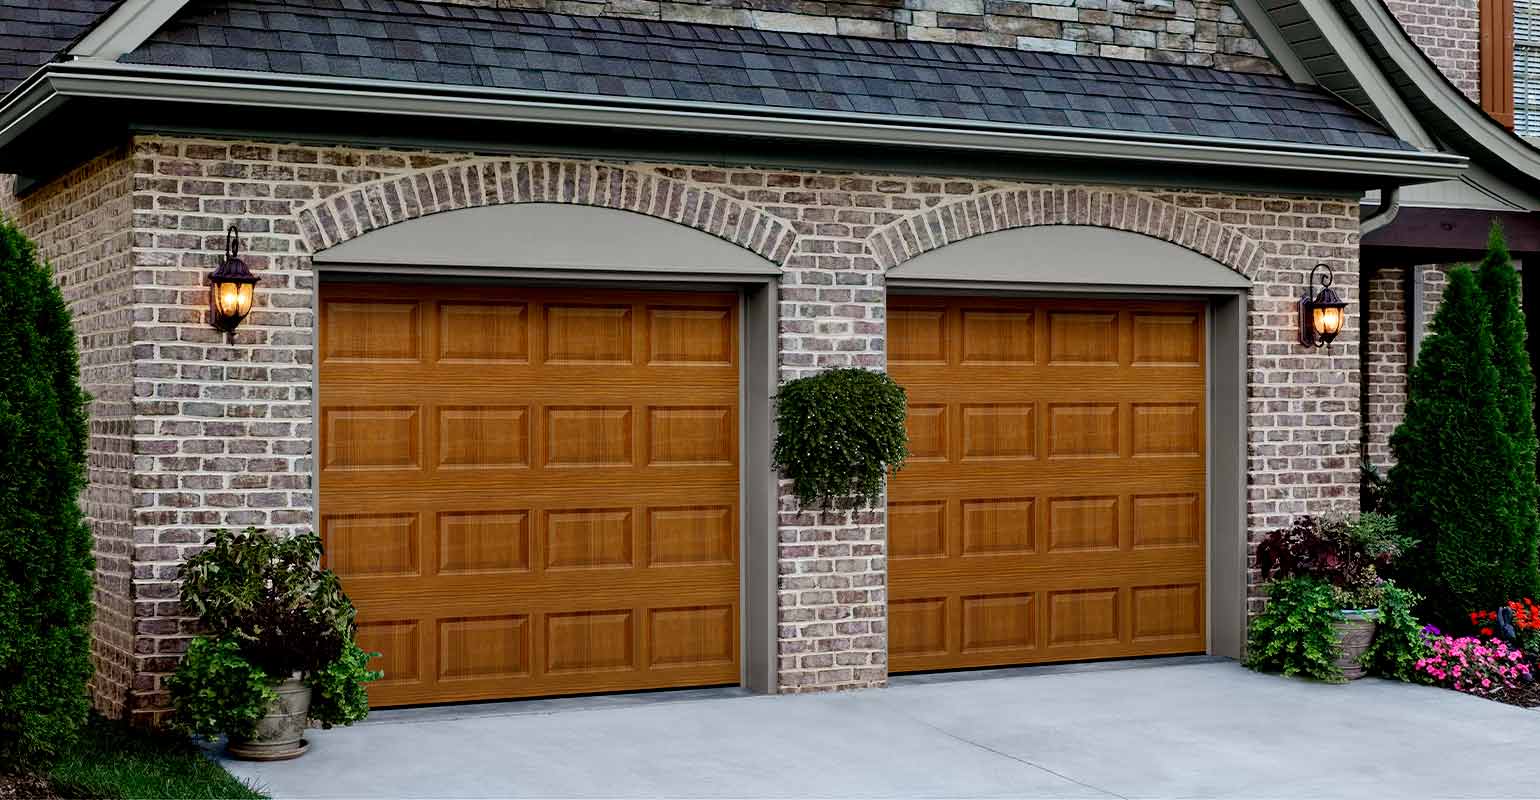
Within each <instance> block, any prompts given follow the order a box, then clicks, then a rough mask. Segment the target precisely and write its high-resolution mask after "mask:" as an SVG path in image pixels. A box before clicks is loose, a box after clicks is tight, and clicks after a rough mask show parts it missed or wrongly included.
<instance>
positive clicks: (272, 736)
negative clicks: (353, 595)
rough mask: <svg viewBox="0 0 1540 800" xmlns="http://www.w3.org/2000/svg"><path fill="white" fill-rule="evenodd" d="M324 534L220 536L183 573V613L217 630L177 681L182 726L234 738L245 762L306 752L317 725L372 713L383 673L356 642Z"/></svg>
mask: <svg viewBox="0 0 1540 800" xmlns="http://www.w3.org/2000/svg"><path fill="white" fill-rule="evenodd" d="M320 558H321V540H320V538H319V537H317V536H316V535H314V534H303V535H298V536H290V537H277V536H270V535H268V534H267V532H265V531H263V530H261V529H258V528H247V529H246V530H244V531H242V532H240V533H233V532H231V531H228V530H219V531H215V534H214V539H213V542H212V544H211V546H210V547H209V548H208V549H207V550H205V551H203V552H202V553H199V554H198V555H196V556H193V557H192V558H190V559H188V560H187V562H186V564H184V565H183V567H182V591H181V598H182V606H183V608H184V609H187V610H189V611H191V612H193V613H194V614H195V615H196V616H197V617H198V620H199V622H200V623H201V624H202V627H203V629H204V631H205V634H204V635H202V636H199V637H197V638H196V639H194V640H193V642H192V643H191V645H190V646H189V647H188V649H187V654H186V656H185V657H184V658H183V659H182V663H181V665H180V666H179V667H178V669H177V671H176V674H174V675H173V676H172V677H171V678H170V679H169V680H168V681H167V684H168V686H169V687H170V690H171V700H172V707H173V710H174V717H173V719H174V722H175V724H176V725H178V726H179V727H180V728H182V729H183V730H186V731H188V732H190V733H194V734H197V735H201V736H207V737H210V738H213V737H215V736H218V735H219V734H221V733H223V734H225V735H226V736H227V745H226V746H227V749H228V751H229V752H230V754H231V755H233V756H235V757H237V758H247V759H254V760H264V761H272V760H280V759H286V758H296V757H298V756H300V755H302V754H303V753H304V752H305V750H306V748H307V747H308V744H307V743H306V742H305V740H304V731H305V727H306V724H307V722H308V721H309V720H311V719H314V720H315V721H317V722H319V723H320V724H321V725H322V726H323V727H327V728H330V727H331V726H333V725H350V724H352V723H353V722H355V721H357V720H360V719H363V718H364V717H365V716H367V715H368V713H369V698H368V694H367V692H366V690H365V689H364V684H365V683H366V682H367V681H370V680H375V679H377V678H378V677H379V673H377V672H371V671H370V670H369V669H368V662H369V659H370V658H371V657H373V656H374V655H377V654H373V653H365V652H363V651H362V650H360V649H359V647H358V645H357V644H355V643H354V641H353V634H354V626H353V618H354V614H355V612H354V609H353V604H352V602H350V601H349V600H348V598H347V595H345V594H343V592H342V586H341V583H340V582H339V581H338V580H337V576H336V575H334V574H332V572H331V571H330V570H327V569H323V568H321V566H320Z"/></svg>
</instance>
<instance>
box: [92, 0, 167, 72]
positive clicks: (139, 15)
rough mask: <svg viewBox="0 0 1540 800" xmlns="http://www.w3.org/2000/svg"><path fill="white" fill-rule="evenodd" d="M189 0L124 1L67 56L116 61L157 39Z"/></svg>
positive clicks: (98, 23)
mask: <svg viewBox="0 0 1540 800" xmlns="http://www.w3.org/2000/svg"><path fill="white" fill-rule="evenodd" d="M188 2H189V0H124V2H123V4H122V5H119V6H118V7H117V8H115V9H113V10H112V12H111V13H109V14H108V15H107V16H106V17H105V18H103V19H101V20H99V21H98V22H97V23H96V27H94V28H92V29H91V30H89V31H87V32H86V34H85V35H84V36H82V37H81V38H80V41H78V42H76V43H75V45H74V46H73V47H71V48H70V49H69V50H68V51H66V52H67V54H68V55H69V56H71V57H73V58H96V59H102V60H104V61H116V60H118V59H119V58H120V57H122V56H123V55H124V54H125V53H131V52H133V51H134V50H136V49H138V48H139V45H142V44H144V43H145V41H146V40H147V39H149V38H150V37H151V36H153V35H155V32H156V31H158V30H160V29H161V28H162V27H163V26H165V24H166V23H167V22H169V21H170V20H171V18H172V17H174V16H176V13H177V12H178V11H181V10H182V8H183V6H186V5H187V3H188Z"/></svg>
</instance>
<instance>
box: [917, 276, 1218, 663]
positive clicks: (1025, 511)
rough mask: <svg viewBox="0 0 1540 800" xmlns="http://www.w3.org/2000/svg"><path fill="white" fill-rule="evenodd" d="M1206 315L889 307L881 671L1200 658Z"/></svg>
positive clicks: (1178, 308)
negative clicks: (892, 383)
mask: <svg viewBox="0 0 1540 800" xmlns="http://www.w3.org/2000/svg"><path fill="white" fill-rule="evenodd" d="M1204 314H1205V312H1204V307H1203V305H1202V304H1201V303H1186V302H1113V301H1105V300H1043V299H989V298H972V297H916V296H904V295H894V296H891V297H890V298H889V308H888V358H889V369H890V370H891V373H892V375H893V377H894V378H895V379H896V380H897V381H898V382H899V383H900V384H902V385H903V386H904V388H905V389H907V390H908V393H909V422H908V424H909V437H910V441H909V448H910V450H911V452H912V453H913V456H912V457H911V458H910V459H909V461H908V464H907V465H906V466H905V467H904V469H903V470H902V471H901V472H899V474H898V476H897V477H896V479H895V480H894V481H893V483H892V486H891V489H890V492H889V495H890V497H889V505H888V548H889V549H888V553H889V560H888V569H889V581H890V591H889V603H888V637H889V638H888V649H889V661H890V665H891V668H892V669H893V670H894V671H915V670H933V669H951V668H959V667H981V666H993V665H1002V664H1023V663H1032V662H1041V661H1062V660H1072V659H1092V658H1113V657H1123V656H1142V655H1154V654H1168V653H1190V652H1202V651H1203V649H1204V593H1205V586H1204V563H1205V555H1204V554H1205V550H1204V508H1205V497H1204V494H1205V480H1204V477H1205V473H1204V450H1205V446H1204V438H1205V431H1204V419H1205V407H1204V394H1205V391H1204V384H1205V380H1204V361H1205V355H1204V354H1205V350H1206V347H1205V337H1204Z"/></svg>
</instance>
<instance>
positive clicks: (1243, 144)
mask: <svg viewBox="0 0 1540 800" xmlns="http://www.w3.org/2000/svg"><path fill="white" fill-rule="evenodd" d="M44 73H45V78H46V80H47V81H48V82H49V84H50V85H51V86H52V87H53V88H54V90H55V91H56V92H57V93H59V94H60V95H64V96H67V97H95V98H106V99H116V100H129V101H146V100H169V101H180V102H191V103H205V104H210V105H215V104H219V105H246V106H256V107H272V106H282V107H284V108H288V109H312V110H316V111H352V112H364V113H375V114H385V113H390V114H405V115H415V116H427V117H443V118H467V119H482V120H500V121H515V122H531V123H545V124H557V125H577V126H608V127H614V128H624V129H643V130H653V131H669V132H675V133H689V134H717V135H729V136H739V137H742V136H750V137H762V138H776V139H792V140H805V141H824V142H839V143H846V144H850V143H855V144H872V145H888V146H908V147H925V148H936V149H944V150H957V151H961V150H973V151H995V152H1009V153H1014V154H1020V155H1039V156H1048V157H1055V158H1100V159H1125V160H1133V161H1146V162H1150V161H1154V162H1164V163H1183V164H1202V165H1208V166H1216V167H1229V168H1261V169H1279V170H1291V171H1297V172H1304V173H1331V174H1338V175H1343V174H1346V175H1365V176H1375V177H1377V178H1381V179H1385V178H1388V179H1392V180H1398V181H1401V182H1403V183H1419V182H1423V181H1428V180H1442V179H1446V178H1451V177H1454V176H1455V175H1457V174H1459V173H1460V172H1462V171H1463V170H1464V168H1465V165H1466V159H1465V158H1464V157H1463V156H1458V155H1453V154H1447V153H1425V152H1413V151H1405V152H1398V151H1389V150H1368V149H1361V148H1340V147H1330V146H1324V145H1300V144H1280V143H1271V142H1259V141H1253V140H1239V139H1198V138H1189V137H1180V136H1169V135H1160V134H1153V135H1152V134H1135V135H1125V134H1116V133H1110V132H1099V133H1097V132H1087V131H1081V130H1074V129H1064V128H1048V127H1036V128H1033V127H1025V126H1010V125H1002V124H998V123H980V122H962V121H957V122H953V121H947V123H945V124H938V123H937V121H936V120H934V119H927V118H909V117H898V116H892V117H888V116H879V115H874V114H844V113H825V112H803V111H790V110H786V109H767V108H764V107H760V106H745V105H732V104H719V103H716V104H711V103H688V104H679V103H667V102H662V101H655V100H645V101H643V100H636V99H627V98H604V97H595V96H592V95H568V94H559V93H548V92H512V91H508V90H487V89H461V88H459V87H445V86H441V85H428V84H410V83H404V82H394V81H369V80H352V79H332V78H316V77H311V76H278V75H273V74H269V73H252V72H237V71H229V70H198V69H183V68H165V67H146V68H139V67H133V68H129V67H128V66H127V65H121V64H103V63H100V62H93V63H90V64H86V63H82V62H76V63H73V64H51V65H48V66H47V67H45V69H44ZM259 81H260V82H259ZM414 90H415V91H414ZM20 99H21V98H17V97H15V96H14V95H13V97H12V98H11V102H8V103H6V105H5V106H4V107H0V130H6V126H5V123H6V120H7V119H8V118H9V117H11V116H15V115H16V114H17V111H18V109H17V108H16V107H17V106H18V101H19V100H20ZM8 133H9V134H10V135H9V136H0V146H4V145H5V144H6V143H7V142H8V141H9V139H10V138H11V137H14V135H15V133H14V132H10V131H8Z"/></svg>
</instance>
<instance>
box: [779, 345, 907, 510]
mask: <svg viewBox="0 0 1540 800" xmlns="http://www.w3.org/2000/svg"><path fill="white" fill-rule="evenodd" d="M775 405H776V425H777V433H776V438H775V451H774V453H773V457H774V462H775V467H776V469H779V470H780V471H781V475H782V476H784V477H786V478H788V479H790V480H791V482H792V492H793V493H794V494H796V496H797V501H798V502H799V503H801V504H802V506H803V507H804V508H837V507H857V506H863V505H864V506H872V505H875V504H876V503H877V502H878V501H879V500H880V499H881V497H882V487H883V481H884V479H886V478H887V476H888V475H889V474H890V473H893V472H896V471H898V469H899V468H900V467H901V466H902V465H903V462H904V459H905V458H906V457H908V455H909V449H908V435H907V432H906V431H905V428H904V417H905V416H906V415H907V413H908V406H909V402H908V398H907V396H906V395H905V393H904V389H903V387H901V386H899V385H898V384H897V383H894V381H893V379H892V378H890V377H888V375H887V374H885V373H881V372H871V371H869V370H864V369H855V368H846V369H833V370H829V371H827V372H822V373H819V374H817V375H813V376H811V377H807V378H798V379H796V380H793V381H788V382H787V383H785V384H782V386H781V390H780V393H779V394H777V395H776V398H775Z"/></svg>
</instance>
